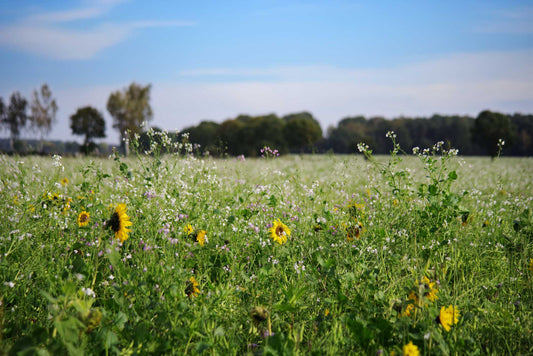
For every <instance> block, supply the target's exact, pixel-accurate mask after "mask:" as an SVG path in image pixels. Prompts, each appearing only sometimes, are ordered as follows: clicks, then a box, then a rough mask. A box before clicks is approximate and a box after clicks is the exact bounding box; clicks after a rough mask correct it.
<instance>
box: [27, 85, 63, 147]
mask: <svg viewBox="0 0 533 356" xmlns="http://www.w3.org/2000/svg"><path fill="white" fill-rule="evenodd" d="M56 113H57V103H56V101H55V99H53V98H52V91H51V90H50V88H49V87H48V84H43V85H42V86H41V90H40V91H37V90H34V91H33V98H32V102H31V117H30V121H31V127H32V128H33V129H35V130H37V131H38V132H40V134H41V135H40V136H41V137H40V151H42V150H43V136H47V135H48V134H49V133H50V131H51V130H52V125H53V124H54V123H55V121H56Z"/></svg>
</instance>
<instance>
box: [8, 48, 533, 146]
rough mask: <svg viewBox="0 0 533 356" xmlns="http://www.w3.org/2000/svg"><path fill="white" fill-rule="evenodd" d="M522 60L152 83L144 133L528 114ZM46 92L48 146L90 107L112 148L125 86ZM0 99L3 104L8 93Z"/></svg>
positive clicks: (529, 82)
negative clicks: (115, 98) (49, 97)
mask: <svg viewBox="0 0 533 356" xmlns="http://www.w3.org/2000/svg"><path fill="white" fill-rule="evenodd" d="M528 58H531V52H530V51H518V52H487V53H471V54H457V55H453V56H448V57H443V58H440V59H436V60H432V61H426V62H423V63H418V64H411V65H406V66H401V67H397V68H385V69H371V70H361V69H355V68H348V69H343V68H335V67H330V66H322V67H319V66H316V67H301V68H288V67H286V68H266V69H261V68H259V69H247V70H242V71H239V70H232V71H230V70H216V71H213V73H219V74H220V73H224V74H228V73H230V72H231V73H233V74H235V73H239V74H245V75H246V76H250V77H253V76H256V75H258V73H259V74H265V73H267V74H268V75H275V76H277V77H279V78H281V79H279V80H277V81H275V80H269V81H261V80H250V78H247V79H248V80H240V81H231V82H230V81H226V82H221V81H220V80H217V81H216V82H215V81H211V82H210V81H207V79H209V78H208V77H206V78H203V79H204V80H203V81H201V82H191V81H188V82H172V83H171V82H153V83H152V100H151V104H152V108H153V110H154V121H153V122H152V123H151V125H153V126H158V127H161V128H166V129H169V130H172V129H180V130H181V129H183V128H185V127H187V126H192V125H197V124H198V123H199V122H200V121H201V120H206V119H208V120H213V121H217V122H222V121H223V120H225V119H228V118H234V117H236V116H237V115H239V114H250V115H260V114H266V113H276V114H278V115H286V114H289V113H294V112H299V111H304V110H305V111H309V112H311V113H312V114H313V115H314V116H315V117H316V118H317V119H318V120H319V122H320V123H321V125H322V128H323V129H324V130H326V129H327V127H328V126H329V125H336V124H337V123H338V122H339V120H340V119H342V118H344V117H346V116H353V115H359V114H362V115H365V116H367V117H370V116H378V115H379V116H385V117H387V118H393V117H398V116H400V115H405V116H411V117H412V116H430V115H432V114H434V113H441V114H461V115H463V114H467V115H471V116H476V115H477V114H478V113H479V112H480V111H482V110H485V109H490V110H496V111H502V112H506V113H513V112H524V113H526V112H527V113H531V112H533V74H532V73H531V70H530V66H529V61H528ZM200 73H201V74H213V73H212V72H211V71H209V70H204V71H198V72H196V73H193V74H195V75H199V74H200ZM308 73H312V74H313V75H308ZM189 75H192V74H191V73H189ZM187 78H189V79H190V78H191V77H190V76H189V77H187ZM211 79H213V78H211ZM215 79H216V78H215ZM50 84H51V85H52V90H54V95H55V96H56V98H57V101H58V104H59V110H60V111H59V112H58V123H57V125H56V126H55V128H54V130H53V132H52V134H51V135H50V138H56V139H65V137H71V136H70V129H69V121H68V120H69V119H68V118H69V116H70V115H71V114H72V113H74V111H75V110H76V109H77V108H78V107H81V106H85V105H91V106H94V107H96V108H98V109H99V110H101V111H102V112H103V113H104V114H105V117H106V121H107V124H108V127H107V129H108V131H107V133H108V137H107V139H106V141H107V142H111V143H116V142H118V132H116V130H113V129H112V128H111V123H112V121H111V117H109V115H108V114H107V112H106V111H105V107H106V102H107V98H108V96H109V94H110V93H111V92H112V91H114V90H117V89H121V88H125V87H126V86H127V85H128V84H129V83H118V84H117V83H114V84H112V85H105V86H98V87H85V88H68V89H61V90H59V89H55V87H54V85H53V83H50ZM4 94H5V96H4V98H7V95H8V94H9V93H4Z"/></svg>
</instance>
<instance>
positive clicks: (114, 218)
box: [109, 211, 120, 232]
mask: <svg viewBox="0 0 533 356" xmlns="http://www.w3.org/2000/svg"><path fill="white" fill-rule="evenodd" d="M109 226H111V230H113V231H114V232H117V231H119V230H120V216H119V215H118V213H117V212H116V211H115V212H114V213H113V215H111V219H109Z"/></svg>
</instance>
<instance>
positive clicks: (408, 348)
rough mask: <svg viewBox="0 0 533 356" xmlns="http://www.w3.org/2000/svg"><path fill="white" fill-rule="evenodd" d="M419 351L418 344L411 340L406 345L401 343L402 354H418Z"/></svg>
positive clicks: (404, 355) (413, 355)
mask: <svg viewBox="0 0 533 356" xmlns="http://www.w3.org/2000/svg"><path fill="white" fill-rule="evenodd" d="M418 355H420V351H418V346H416V345H415V344H413V342H412V341H409V343H408V344H407V345H403V356H418Z"/></svg>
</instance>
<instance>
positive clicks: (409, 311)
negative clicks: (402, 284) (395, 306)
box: [401, 303, 415, 316]
mask: <svg viewBox="0 0 533 356" xmlns="http://www.w3.org/2000/svg"><path fill="white" fill-rule="evenodd" d="M414 311H415V305H414V304H411V303H409V304H407V306H406V307H405V310H404V311H403V312H402V314H401V315H402V316H411V315H413V312H414Z"/></svg>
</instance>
